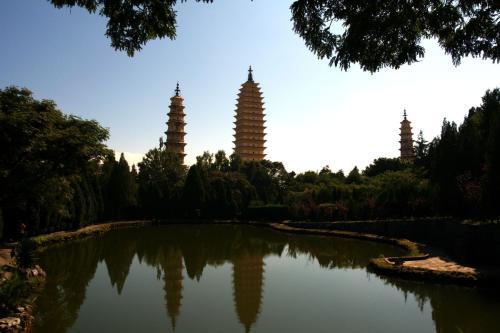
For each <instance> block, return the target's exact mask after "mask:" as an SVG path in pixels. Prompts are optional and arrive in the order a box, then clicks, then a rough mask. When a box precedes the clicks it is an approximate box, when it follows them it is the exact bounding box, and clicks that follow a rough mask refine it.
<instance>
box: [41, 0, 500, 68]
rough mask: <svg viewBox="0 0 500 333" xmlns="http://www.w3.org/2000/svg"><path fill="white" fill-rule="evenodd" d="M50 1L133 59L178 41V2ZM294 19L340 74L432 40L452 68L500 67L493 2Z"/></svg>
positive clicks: (456, 0) (347, 8)
mask: <svg viewBox="0 0 500 333" xmlns="http://www.w3.org/2000/svg"><path fill="white" fill-rule="evenodd" d="M48 1H50V2H51V3H52V4H53V5H54V6H55V7H57V8H62V7H65V6H67V7H73V6H79V7H82V8H84V9H86V10H88V11H89V12H90V13H95V12H97V13H98V14H99V15H100V16H104V17H106V18H108V24H107V31H106V35H107V36H108V37H109V38H111V45H112V46H113V47H114V48H115V49H117V50H125V51H126V52H127V53H128V54H129V55H130V56H132V55H133V54H134V53H135V52H136V51H138V50H140V49H141V48H142V46H143V45H144V44H146V42H148V41H149V40H152V39H155V38H164V37H168V38H170V39H174V38H175V36H176V11H175V10H174V6H175V5H176V3H177V2H178V1H177V0H133V1H132V0H121V1H116V0H48ZM185 1H186V0H181V1H180V2H185ZM195 1H197V2H205V3H210V2H213V0H195ZM291 11H292V21H293V23H294V30H295V32H296V33H297V34H298V35H299V36H301V37H302V38H303V39H304V41H305V43H306V45H307V46H308V47H309V48H310V49H311V51H313V52H314V53H315V54H316V55H317V56H318V57H319V58H327V59H330V65H335V66H339V67H340V68H342V69H348V68H349V67H350V66H351V64H355V63H358V64H359V65H360V66H361V68H362V69H363V70H367V71H370V72H375V71H377V70H379V69H380V68H383V67H392V68H399V67H400V66H401V65H403V64H411V63H413V62H416V61H418V59H419V58H422V57H423V56H424V53H425V50H424V48H423V47H422V46H421V41H422V39H429V38H435V39H437V40H438V42H439V45H440V46H441V47H442V48H443V49H444V50H445V52H446V53H448V54H450V55H451V57H452V59H453V62H454V63H455V64H459V63H460V61H461V59H462V58H463V57H465V56H469V55H470V56H474V57H482V58H484V59H492V60H493V61H499V60H500V50H499V47H500V46H499V35H500V26H499V22H498V17H499V11H500V6H499V5H498V2H495V1H491V0H467V1H466V0H453V1H440V0H439V1H438V0H423V1H422V0H419V1H416V0H413V1H399V0H377V1H363V0H356V1H353V0H348V1H346V0H315V1H311V0H297V1H295V2H294V3H293V4H292V5H291ZM332 25H333V26H332ZM337 30H341V31H342V32H341V33H340V31H339V32H338V33H337V32H336V31H337Z"/></svg>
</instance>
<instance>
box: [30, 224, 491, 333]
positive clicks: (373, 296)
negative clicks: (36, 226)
mask: <svg viewBox="0 0 500 333" xmlns="http://www.w3.org/2000/svg"><path fill="white" fill-rule="evenodd" d="M402 254H404V252H403V251H402V250H401V249H399V248H397V247H393V246H390V245H386V244H379V243H373V242H368V241H361V240H351V239H341V238H332V237H320V236H306V235H289V234H285V233H281V232H278V231H274V230H271V229H267V228H257V227H252V226H231V225H170V226H151V227H146V228H138V229H136V228H132V229H122V230H115V231H111V232H109V233H107V234H104V235H103V236H100V237H95V238H89V239H85V240H79V241H75V242H72V243H67V244H63V245H58V246H56V247H52V248H50V249H48V250H46V251H45V252H43V253H42V254H41V255H40V258H39V259H40V263H41V265H42V267H44V268H45V270H46V272H47V274H48V277H47V283H46V286H45V289H44V291H43V293H42V295H41V296H40V297H39V299H38V301H37V304H36V309H35V318H36V319H35V327H34V330H33V331H34V332H35V333H58V332H85V333H86V332H92V333H100V332H103V333H104V332H125V333H127V332H134V333H136V332H177V333H183V332H223V333H224V332H228V333H229V332H231V333H233V332H269V333H271V332H273V333H274V332H288V333H294V332H500V295H499V294H498V293H497V292H495V291H492V290H484V289H475V288H466V287H456V286H443V285H436V284H427V283H419V282H411V281H404V280H401V279H393V278H387V277H381V276H378V275H376V274H374V273H370V272H369V271H367V268H366V267H367V264H368V261H369V259H370V258H373V257H378V256H380V255H385V256H391V255H402Z"/></svg>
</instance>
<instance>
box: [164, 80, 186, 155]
mask: <svg viewBox="0 0 500 333" xmlns="http://www.w3.org/2000/svg"><path fill="white" fill-rule="evenodd" d="M180 93H181V90H180V88H179V83H178V82H177V86H176V88H175V96H173V97H172V98H170V112H169V113H168V121H167V131H166V132H165V134H166V135H167V141H166V142H165V144H164V146H165V148H166V149H167V150H169V151H171V152H174V153H176V154H178V155H179V159H180V161H181V164H184V157H185V156H186V154H185V153H184V147H185V146H186V143H185V142H184V137H185V135H186V132H184V127H185V126H186V123H185V122H184V117H185V116H186V114H185V113H184V98H182V96H181V94H180Z"/></svg>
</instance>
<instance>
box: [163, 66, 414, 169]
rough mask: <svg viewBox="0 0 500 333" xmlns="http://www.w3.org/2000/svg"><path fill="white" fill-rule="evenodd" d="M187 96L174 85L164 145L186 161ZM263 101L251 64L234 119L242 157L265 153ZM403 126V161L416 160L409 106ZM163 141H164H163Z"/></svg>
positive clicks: (260, 156)
mask: <svg viewBox="0 0 500 333" xmlns="http://www.w3.org/2000/svg"><path fill="white" fill-rule="evenodd" d="M183 102H184V99H183V98H182V96H181V94H180V89H179V84H178V83H177V88H176V89H175V95H174V96H173V97H172V98H170V112H169V113H168V122H167V131H166V132H165V134H166V135H167V142H166V144H165V147H166V149H167V150H170V151H172V152H174V153H176V154H178V155H179V158H180V160H181V162H182V164H184V157H185V156H186V154H185V152H184V148H185V146H186V143H185V141H184V137H185V136H186V132H185V131H184V127H185V126H186V122H185V121H184V117H185V116H186V114H185V113H184V104H183ZM264 116H265V114H264V103H263V97H262V93H261V91H260V87H259V84H258V83H256V82H255V81H254V80H253V73H252V67H250V68H249V70H248V79H247V81H246V82H245V83H243V85H242V86H241V88H240V92H239V93H238V99H237V104H236V115H235V118H236V121H235V122H234V124H235V127H234V130H235V134H234V141H233V143H234V145H235V147H234V153H235V154H237V155H239V156H240V157H241V159H242V160H243V161H262V160H263V159H264V157H265V156H266V154H265V153H264V151H265V149H266V147H265V146H264V144H265V142H266V140H264V137H265V135H266V134H265V131H264V130H265V129H266V127H265V126H264V123H265V120H264ZM403 117H404V119H403V121H401V128H400V137H401V140H400V141H399V142H400V152H401V155H400V159H401V160H402V161H403V162H410V163H411V162H413V161H414V159H415V151H414V149H413V133H412V127H411V122H410V121H409V120H408V119H407V118H406V110H405V111H404V115H403ZM162 144H163V143H162Z"/></svg>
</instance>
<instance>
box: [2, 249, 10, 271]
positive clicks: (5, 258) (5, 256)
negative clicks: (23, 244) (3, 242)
mask: <svg viewBox="0 0 500 333" xmlns="http://www.w3.org/2000/svg"><path fill="white" fill-rule="evenodd" d="M10 252H11V249H7V248H5V249H0V267H3V265H7V264H8V263H10V262H11V260H12V257H11V256H10Z"/></svg>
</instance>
